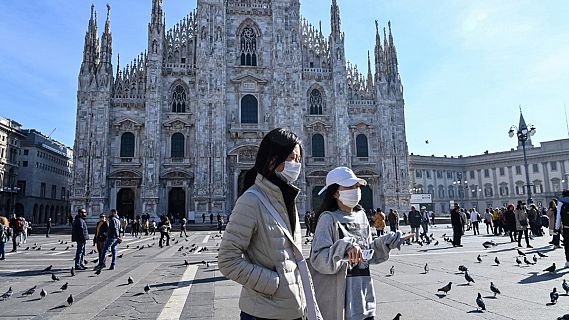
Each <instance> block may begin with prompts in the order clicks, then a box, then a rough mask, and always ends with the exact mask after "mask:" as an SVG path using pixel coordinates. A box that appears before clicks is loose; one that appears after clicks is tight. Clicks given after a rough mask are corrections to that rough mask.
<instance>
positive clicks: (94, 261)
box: [91, 259, 99, 263]
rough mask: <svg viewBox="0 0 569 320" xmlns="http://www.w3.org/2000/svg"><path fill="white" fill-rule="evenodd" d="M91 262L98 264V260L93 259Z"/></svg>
mask: <svg viewBox="0 0 569 320" xmlns="http://www.w3.org/2000/svg"><path fill="white" fill-rule="evenodd" d="M91 262H93V263H97V262H99V259H95V260H93V261H91Z"/></svg>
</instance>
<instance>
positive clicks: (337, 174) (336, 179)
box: [318, 167, 367, 195]
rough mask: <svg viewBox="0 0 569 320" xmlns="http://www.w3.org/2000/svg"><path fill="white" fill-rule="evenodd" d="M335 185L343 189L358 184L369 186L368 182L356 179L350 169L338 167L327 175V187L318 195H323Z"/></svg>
mask: <svg viewBox="0 0 569 320" xmlns="http://www.w3.org/2000/svg"><path fill="white" fill-rule="evenodd" d="M335 183H336V184H339V185H341V186H342V187H351V186H353V185H354V184H356V183H359V184H361V185H363V186H365V185H366V184H367V181H365V180H364V179H360V178H358V177H356V175H355V174H354V172H353V171H352V169H350V168H348V167H337V168H335V169H333V170H332V171H330V172H328V174H327V175H326V186H324V188H322V190H320V192H318V195H321V194H322V192H324V191H326V189H328V187H329V186H331V185H333V184H335Z"/></svg>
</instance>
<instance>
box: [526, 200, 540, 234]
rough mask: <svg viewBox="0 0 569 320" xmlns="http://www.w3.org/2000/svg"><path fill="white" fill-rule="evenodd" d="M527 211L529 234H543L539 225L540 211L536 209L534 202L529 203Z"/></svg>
mask: <svg viewBox="0 0 569 320" xmlns="http://www.w3.org/2000/svg"><path fill="white" fill-rule="evenodd" d="M527 213H528V219H529V228H530V231H531V234H532V235H533V236H534V237H541V236H543V230H542V226H541V212H540V211H539V210H538V209H537V206H536V205H535V203H530V205H529V209H528V210H527Z"/></svg>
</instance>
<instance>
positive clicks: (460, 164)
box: [409, 117, 569, 213]
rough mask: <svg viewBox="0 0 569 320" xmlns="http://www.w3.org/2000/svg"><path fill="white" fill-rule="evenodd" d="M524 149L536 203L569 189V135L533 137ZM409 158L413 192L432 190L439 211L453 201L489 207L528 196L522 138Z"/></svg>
mask: <svg viewBox="0 0 569 320" xmlns="http://www.w3.org/2000/svg"><path fill="white" fill-rule="evenodd" d="M521 121H523V117H521V119H520V124H521ZM524 123H525V121H524ZM520 127H521V125H520ZM504 139H507V136H506V133H505V132H504ZM526 150H527V159H528V176H529V187H530V190H531V192H532V199H533V201H534V203H536V204H537V205H538V206H545V207H547V205H548V203H549V201H550V200H551V199H552V198H554V197H558V196H559V195H560V193H561V191H562V190H563V189H569V139H562V140H555V141H544V142H541V144H540V146H539V147H535V146H533V143H532V142H531V139H530V140H528V142H527V143H526ZM409 162H410V173H411V192H412V193H430V194H431V196H432V199H433V209H434V211H435V212H439V213H449V209H450V208H449V205H450V203H451V201H456V202H458V203H459V204H460V205H461V206H462V207H466V208H478V209H485V208H488V207H492V208H499V207H502V206H504V205H507V204H508V203H513V204H515V203H516V202H517V201H518V200H523V201H526V199H527V197H528V193H527V182H526V169H525V165H524V156H523V150H522V146H521V144H519V143H518V147H517V148H512V149H511V150H509V151H503V152H496V153H489V152H485V153H484V154H480V155H474V156H467V157H463V156H458V157H455V156H444V157H435V156H434V155H432V156H421V155H414V154H411V155H410V156H409Z"/></svg>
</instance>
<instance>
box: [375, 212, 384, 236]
mask: <svg viewBox="0 0 569 320" xmlns="http://www.w3.org/2000/svg"><path fill="white" fill-rule="evenodd" d="M373 227H374V228H375V230H376V232H377V236H378V237H379V236H382V235H383V233H384V232H383V231H384V230H385V213H383V212H381V209H380V208H377V211H376V212H375V215H374V216H373Z"/></svg>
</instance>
